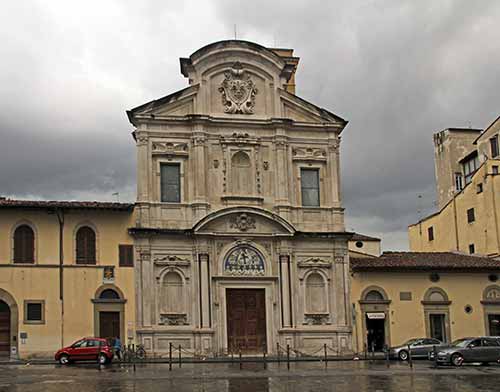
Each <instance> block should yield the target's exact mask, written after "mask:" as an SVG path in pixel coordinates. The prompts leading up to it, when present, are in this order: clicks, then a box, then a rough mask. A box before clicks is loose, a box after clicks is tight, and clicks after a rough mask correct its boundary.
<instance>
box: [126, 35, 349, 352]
mask: <svg viewBox="0 0 500 392" xmlns="http://www.w3.org/2000/svg"><path fill="white" fill-rule="evenodd" d="M298 60H299V59H298V58H296V57H293V52H292V51H291V50H284V49H268V48H265V47H262V46H260V45H257V44H254V43H250V42H245V41H222V42H217V43H214V44H210V45H208V46H205V47H203V48H201V49H199V50H197V51H196V52H194V53H193V54H192V55H191V56H190V57H189V58H183V59H181V60H180V62H181V72H182V74H183V75H184V76H185V77H186V78H187V79H188V81H189V86H188V87H187V88H185V89H183V90H180V91H177V92H175V93H173V94H170V95H167V96H165V97H163V98H160V99H157V100H154V101H151V102H148V103H146V104H144V105H141V106H139V107H136V108H135V109H132V110H130V111H128V112H127V113H128V116H129V120H130V122H131V123H132V124H133V126H134V127H135V130H134V138H135V140H136V143H137V174H138V175H137V178H138V184H137V202H136V205H135V215H136V219H135V226H134V227H132V228H131V229H129V233H130V234H131V235H132V236H133V237H134V244H135V279H136V301H137V302H136V317H137V319H136V332H137V340H138V341H139V342H140V343H142V344H144V346H145V348H146V350H148V351H153V352H155V353H159V354H161V353H162V352H167V351H168V349H169V345H170V343H173V344H174V345H176V346H177V345H179V344H181V345H182V346H183V347H185V348H187V349H191V350H193V351H195V352H200V353H219V352H220V353H224V352H229V351H232V352H237V351H240V350H241V351H242V352H243V353H256V352H259V353H262V352H263V351H265V352H267V353H275V352H276V350H277V349H278V348H277V347H279V346H283V347H284V346H286V345H287V344H289V345H290V346H291V347H295V348H299V349H300V348H304V349H312V348H319V347H323V345H324V344H327V345H328V346H329V347H330V348H331V349H332V350H336V351H337V352H344V353H347V352H350V351H351V350H352V343H351V342H352V338H351V334H352V322H351V320H352V317H351V312H350V303H351V301H350V298H349V264H348V239H349V237H350V233H347V232H346V231H345V227H344V210H343V208H342V203H341V194H340V182H339V144H340V133H341V132H342V130H343V129H344V127H345V126H346V124H347V122H346V121H345V120H343V119H341V118H340V117H338V116H336V115H334V114H333V113H330V112H328V111H327V110H325V109H322V108H319V107H317V106H315V105H313V104H311V103H309V102H307V101H305V100H303V99H301V98H299V97H298V96H296V95H295V94H294V92H295V91H294V89H295V84H294V83H295V79H294V75H295V70H296V67H297V64H298Z"/></svg>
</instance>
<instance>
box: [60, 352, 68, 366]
mask: <svg viewBox="0 0 500 392" xmlns="http://www.w3.org/2000/svg"><path fill="white" fill-rule="evenodd" d="M59 363H60V364H61V365H68V364H69V356H67V355H66V354H63V355H61V356H60V357H59Z"/></svg>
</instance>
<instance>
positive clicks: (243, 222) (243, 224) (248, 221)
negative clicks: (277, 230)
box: [229, 213, 255, 231]
mask: <svg viewBox="0 0 500 392" xmlns="http://www.w3.org/2000/svg"><path fill="white" fill-rule="evenodd" d="M229 227H231V228H232V229H238V230H239V231H247V230H249V229H255V218H254V217H253V216H251V215H248V214H246V213H241V214H239V215H237V216H233V217H231V220H230V221H229Z"/></svg>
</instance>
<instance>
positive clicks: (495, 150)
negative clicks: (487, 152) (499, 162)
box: [490, 135, 498, 158]
mask: <svg viewBox="0 0 500 392" xmlns="http://www.w3.org/2000/svg"><path fill="white" fill-rule="evenodd" d="M490 147H491V157H492V158H495V157H497V156H498V135H496V136H495V137H492V138H491V139H490Z"/></svg>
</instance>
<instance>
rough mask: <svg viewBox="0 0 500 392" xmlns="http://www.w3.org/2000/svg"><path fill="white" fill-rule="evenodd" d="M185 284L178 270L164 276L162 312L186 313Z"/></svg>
mask: <svg viewBox="0 0 500 392" xmlns="http://www.w3.org/2000/svg"><path fill="white" fill-rule="evenodd" d="M183 286H184V285H183V282H182V278H181V276H180V275H179V274H178V273H177V272H174V271H170V272H168V273H167V274H166V275H165V276H164V277H163V282H162V290H161V291H162V293H161V304H162V305H161V312H162V313H184V296H183Z"/></svg>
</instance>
